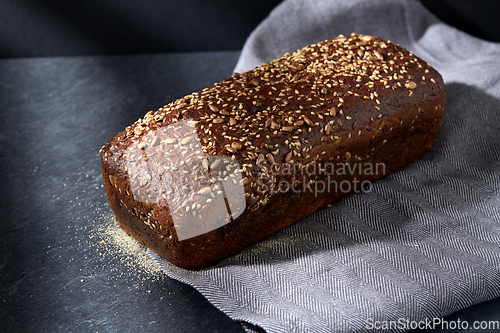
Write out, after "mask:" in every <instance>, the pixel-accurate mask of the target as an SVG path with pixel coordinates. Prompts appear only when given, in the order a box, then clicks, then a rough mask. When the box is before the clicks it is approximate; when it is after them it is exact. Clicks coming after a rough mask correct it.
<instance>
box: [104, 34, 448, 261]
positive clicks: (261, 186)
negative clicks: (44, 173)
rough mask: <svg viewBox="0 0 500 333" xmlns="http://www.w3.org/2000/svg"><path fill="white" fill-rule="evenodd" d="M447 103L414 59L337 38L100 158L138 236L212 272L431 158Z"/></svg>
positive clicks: (224, 86)
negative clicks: (336, 203)
mask: <svg viewBox="0 0 500 333" xmlns="http://www.w3.org/2000/svg"><path fill="white" fill-rule="evenodd" d="M445 100H446V87H445V85H444V82H443V79H442V77H441V75H440V74H439V73H438V72H437V71H436V70H435V69H434V68H432V67H431V66H430V65H429V64H428V63H426V62H424V61H423V60H421V59H420V58H418V57H416V56H415V55H413V54H412V53H411V52H409V51H407V50H405V49H404V48H401V47H399V46H398V45H395V44H393V43H392V42H390V41H384V40H382V39H379V38H376V37H373V36H367V35H359V34H352V35H351V36H350V37H344V36H339V37H337V38H335V39H333V40H327V41H323V42H320V43H317V44H312V45H309V46H307V47H305V48H303V49H301V50H298V51H296V52H293V53H291V54H288V53H287V54H285V55H284V56H283V57H281V58H279V59H276V60H274V61H272V62H270V63H268V64H263V65H262V66H259V67H257V68H255V69H253V70H251V71H248V72H245V73H234V75H233V76H232V77H230V78H227V79H225V80H223V81H222V82H220V83H217V84H214V85H213V86H212V87H209V88H206V89H204V90H203V91H201V92H197V93H193V94H190V95H188V96H185V97H183V98H180V99H178V100H176V101H174V102H172V103H170V104H168V105H166V106H164V107H163V108H160V109H159V110H157V111H156V112H152V111H150V112H148V113H147V114H146V116H145V117H144V118H143V119H139V120H138V121H136V122H135V123H134V124H133V125H131V126H129V127H127V128H126V129H125V131H123V132H121V133H119V134H118V135H117V136H115V137H114V138H113V139H111V140H110V141H108V142H107V143H106V144H105V145H104V146H103V148H102V149H101V151H100V154H101V161H102V170H103V179H104V185H105V188H106V192H107V195H108V198H109V202H110V204H111V208H112V210H113V212H114V214H115V216H116V218H117V221H118V223H119V224H120V226H121V227H122V228H123V229H124V230H125V231H126V232H127V233H128V234H130V235H131V236H133V237H134V238H136V239H137V240H138V241H139V242H141V243H142V244H144V245H146V246H147V247H149V248H151V249H152V250H153V251H155V252H156V253H158V254H159V255H160V256H161V257H163V258H165V259H167V260H168V261H170V262H171V263H173V264H175V265H178V266H181V267H184V268H202V267H205V266H207V265H210V264H214V263H216V262H218V261H220V260H221V259H223V258H226V257H228V256H230V255H232V254H234V253H236V252H238V251H239V250H241V249H243V248H244V247H246V246H248V245H250V244H252V243H255V242H257V241H259V240H260V239H263V238H264V237H267V236H269V235H271V234H272V233H274V232H276V231H278V230H280V229H282V228H284V227H286V226H288V225H290V224H292V223H294V222H296V221H298V220H300V219H301V218H303V217H305V216H307V215H309V214H311V213H313V212H314V211H316V210H318V209H320V208H322V207H324V206H326V205H328V204H330V203H332V202H334V201H336V200H338V199H339V198H341V197H343V196H345V195H347V194H349V193H352V192H353V191H360V190H361V189H362V188H363V187H362V186H368V185H370V184H371V183H370V182H372V181H374V180H376V179H379V178H381V177H383V176H384V175H386V174H387V173H390V172H392V171H394V170H397V169H398V168H400V167H402V166H404V165H406V164H408V163H411V162H412V161H414V160H416V159H418V158H419V157H421V156H422V155H424V154H425V153H426V152H427V151H429V150H430V148H431V147H432V145H433V143H434V141H435V139H436V136H437V133H438V130H439V127H440V124H441V121H442V118H443V112H444V108H445ZM320 185H321V186H322V187H320Z"/></svg>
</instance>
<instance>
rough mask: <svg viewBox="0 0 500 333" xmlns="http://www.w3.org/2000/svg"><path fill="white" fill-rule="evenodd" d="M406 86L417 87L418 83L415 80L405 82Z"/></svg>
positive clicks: (409, 87)
mask: <svg viewBox="0 0 500 333" xmlns="http://www.w3.org/2000/svg"><path fill="white" fill-rule="evenodd" d="M405 87H406V88H408V89H415V88H416V87H417V84H416V83H415V82H413V81H410V82H408V83H407V84H405Z"/></svg>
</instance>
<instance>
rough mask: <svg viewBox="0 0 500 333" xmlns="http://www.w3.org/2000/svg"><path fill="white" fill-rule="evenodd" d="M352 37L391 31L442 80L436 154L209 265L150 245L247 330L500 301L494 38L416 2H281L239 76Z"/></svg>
mask: <svg viewBox="0 0 500 333" xmlns="http://www.w3.org/2000/svg"><path fill="white" fill-rule="evenodd" d="M351 32H358V33H364V34H369V35H375V36H378V37H381V38H384V39H389V40H391V41H392V42H394V43H397V44H399V45H401V46H403V47H405V48H407V49H408V50H410V51H412V52H413V53H414V54H416V55H417V56H419V57H421V58H422V59H425V60H426V61H428V62H429V63H430V64H431V65H432V66H433V67H435V68H436V69H437V70H438V71H439V72H440V73H441V74H442V75H443V78H444V80H445V83H446V85H447V89H448V98H447V105H446V112H445V117H444V120H443V124H442V128H441V130H440V133H439V137H438V139H437V141H436V143H435V145H434V147H433V149H432V150H431V151H430V152H429V153H428V154H426V155H425V156H424V157H422V158H421V159H419V160H417V161H416V162H414V163H412V164H410V165H408V166H406V167H404V168H403V169H400V170H399V171H397V172H395V173H392V174H390V175H388V176H386V177H385V178H383V179H381V180H379V181H377V182H375V183H373V186H372V188H371V191H369V192H367V193H361V194H357V195H351V196H348V197H347V198H345V199H343V200H341V201H339V202H336V203H334V204H333V205H332V206H331V207H329V208H326V209H323V210H320V211H318V212H316V213H314V214H312V215H310V216H309V217H307V218H305V219H303V220H301V221H299V222H297V223H295V224H294V225H292V226H290V227H288V228H286V229H284V230H282V231H281V232H278V233H276V234H274V235H273V236H271V237H268V238H267V239H264V240H263V241H261V242H259V243H257V244H255V245H254V246H251V247H249V248H247V249H246V250H244V251H243V252H241V253H239V254H237V255H235V256H233V257H231V258H228V259H226V260H224V261H223V262H221V263H219V264H218V265H215V266H213V267H210V268H207V269H203V270H194V271H190V270H184V269H181V268H178V267H176V266H173V265H171V264H169V263H168V262H167V261H165V260H163V259H160V258H159V257H158V256H156V255H155V254H153V253H152V252H149V253H150V255H151V256H152V257H153V258H155V260H156V262H157V263H158V265H159V267H160V268H161V269H162V270H163V271H164V272H165V273H166V274H167V275H168V276H169V277H171V278H174V279H176V280H179V281H182V282H184V283H187V284H189V285H191V286H193V287H194V288H196V289H197V290H198V291H199V292H201V293H202V294H203V295H204V296H205V297H206V298H207V299H208V300H209V301H210V302H211V303H212V304H214V305H215V306H216V307H217V308H219V309H220V310H222V311H223V312H224V313H226V314H227V315H228V316H230V317H231V318H233V319H234V320H236V321H239V322H241V323H242V325H243V326H244V327H245V328H246V329H247V331H248V332H259V331H262V330H264V331H266V332H368V331H370V330H371V328H373V325H374V323H375V322H379V323H380V322H385V323H390V322H398V323H403V322H405V321H406V323H408V322H418V321H422V320H432V318H441V317H443V316H446V315H448V314H451V313H453V312H455V311H458V310H460V309H463V308H466V307H468V306H471V305H473V304H476V303H479V302H483V301H486V300H489V299H493V298H496V297H499V296H500V79H499V78H500V44H495V43H488V42H485V41H482V40H479V39H477V38H474V37H471V36H469V35H467V34H465V33H463V32H461V31H458V30H456V29H454V28H452V27H450V26H447V25H446V24H444V23H442V22H440V21H439V20H438V19H436V18H435V17H434V16H433V15H432V14H431V13H429V12H428V11H427V10H426V9H425V8H424V7H423V6H422V5H421V4H420V3H419V2H417V1H412V0H406V1H405V0H400V1H398V0H377V1H362V0H343V1H342V0H315V1H307V0H289V1H284V2H283V3H281V4H280V5H279V6H278V7H277V8H275V10H274V11H273V12H272V13H271V14H270V15H269V16H268V18H267V19H266V20H264V21H263V22H262V23H261V24H260V26H259V27H258V28H257V29H256V30H255V31H254V32H253V33H252V34H251V36H250V37H249V39H248V41H247V43H246V44H245V46H244V48H243V50H242V53H241V58H240V59H239V61H238V63H237V66H236V68H235V71H237V72H243V71H245V70H248V69H252V68H253V67H255V66H257V65H260V64H262V63H264V62H269V61H271V60H272V59H274V58H277V57H280V56H281V55H283V54H284V53H286V52H291V51H294V50H296V49H298V48H301V47H304V46H306V45H308V44H311V43H314V42H318V41H321V40H325V39H331V38H334V37H336V36H338V35H339V34H344V35H349V34H350V33H351ZM410 328H411V327H410V326H409V325H404V324H401V325H398V326H397V327H396V326H394V327H393V329H390V331H406V330H409V329H410Z"/></svg>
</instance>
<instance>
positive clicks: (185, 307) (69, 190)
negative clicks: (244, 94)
mask: <svg viewBox="0 0 500 333" xmlns="http://www.w3.org/2000/svg"><path fill="white" fill-rule="evenodd" d="M238 55H239V52H238V51H228V52H206V53H176V54H160V55H140V56H107V57H60V58H31V59H2V60H0V120H1V121H0V168H1V169H0V171H1V172H0V184H1V187H0V211H1V214H2V215H1V216H2V219H1V227H2V229H1V232H0V332H244V330H243V328H242V326H240V325H239V324H238V323H236V322H234V321H232V320H231V319H230V318H229V317H227V316H226V315H225V314H223V313H222V312H220V311H218V310H217V309H216V308H215V307H213V306H212V305H211V304H210V303H209V302H208V301H207V300H206V299H205V298H204V297H203V296H202V295H201V294H199V293H198V292H197V291H196V290H194V289H193V288H191V287H189V286H187V285H185V284H182V283H180V282H177V281H175V280H172V279H170V278H167V277H166V276H164V275H163V274H161V273H160V272H158V270H157V269H155V266H154V265H151V261H150V260H148V258H147V256H145V253H144V252H145V249H144V248H142V247H140V246H138V245H137V243H135V242H134V241H133V240H132V239H131V238H127V237H124V235H123V234H122V233H120V229H118V228H117V227H116V224H115V222H114V220H113V218H112V215H111V213H110V210H109V205H108V203H107V198H106V196H105V191H104V188H103V187H102V185H101V184H102V176H101V171H100V160H99V156H98V151H99V148H100V147H101V146H102V145H103V144H104V143H105V142H106V141H107V140H109V139H110V138H111V137H113V136H114V135H115V134H117V133H118V132H119V131H121V130H123V129H124V128H125V127H126V126H128V125H130V124H131V123H132V122H134V121H135V120H136V119H138V118H140V117H142V116H143V115H144V114H145V113H146V112H147V111H149V110H156V109H158V108H159V107H161V106H163V105H164V104H166V103H168V102H170V101H172V100H174V99H176V98H179V97H182V96H184V95H186V94H188V93H190V92H192V91H197V90H201V89H203V88H204V87H206V86H209V85H211V84H212V83H214V82H218V81H220V80H221V79H223V78H225V77H227V76H230V75H231V72H232V69H233V68H234V65H235V63H236V61H237V57H238ZM499 313H500V300H493V301H490V302H486V303H483V304H479V305H477V306H475V307H472V308H470V309H466V310H464V311H461V312H459V313H457V314H454V315H452V316H450V317H449V318H446V320H449V321H452V320H458V319H460V320H462V321H464V320H466V321H468V322H469V324H470V325H472V323H473V322H474V321H475V320H481V321H488V320H495V321H498V320H500V319H499ZM441 331H442V332H447V330H441ZM469 331H470V330H449V332H469ZM481 332H487V330H483V331H481Z"/></svg>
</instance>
